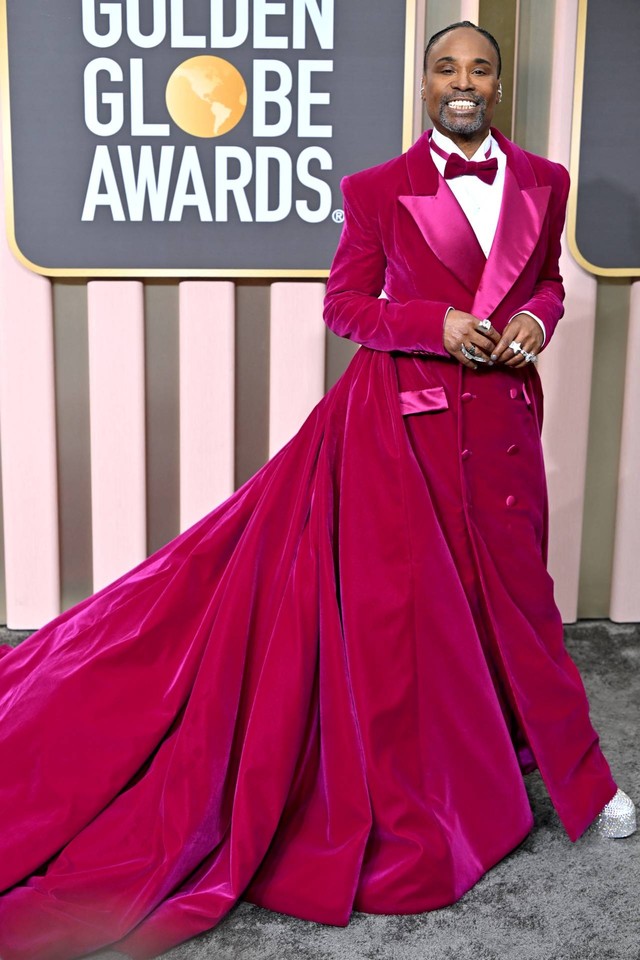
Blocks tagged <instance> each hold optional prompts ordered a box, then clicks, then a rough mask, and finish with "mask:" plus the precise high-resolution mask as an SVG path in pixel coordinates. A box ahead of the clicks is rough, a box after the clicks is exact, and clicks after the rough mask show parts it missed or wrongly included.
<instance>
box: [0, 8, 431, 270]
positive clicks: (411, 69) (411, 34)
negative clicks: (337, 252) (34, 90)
mask: <svg viewBox="0 0 640 960" xmlns="http://www.w3.org/2000/svg"><path fill="white" fill-rule="evenodd" d="M416 24H417V0H405V49H404V84H403V108H402V150H403V151H405V150H408V148H409V147H410V146H411V144H412V143H413V138H414V130H413V108H414V104H413V90H414V73H415V62H414V61H415V42H416ZM0 71H1V72H0V104H1V109H2V153H3V159H4V209H5V226H6V235H7V241H8V244H9V248H10V250H11V252H12V254H13V255H14V257H15V258H16V259H17V260H18V261H19V262H20V263H21V264H23V266H25V267H27V268H28V269H29V270H31V271H33V272H34V273H38V274H40V275H41V276H45V277H84V278H86V279H87V280H89V279H92V278H93V277H164V278H169V279H170V278H174V277H175V278H180V277H219V278H221V277H225V278H234V277H255V278H260V277H287V278H299V277H328V276H329V270H328V269H322V270H314V269H308V270H298V269H289V270H287V269H279V270H278V269H276V270H269V269H255V270H251V269H250V268H247V267H243V268H235V269H233V268H229V269H224V268H221V267H216V268H211V269H203V268H198V269H187V268H184V267H183V268H180V269H175V270H170V269H167V268H151V267H148V268H140V269H137V270H136V269H135V268H131V267H127V268H122V269H114V268H99V269H95V270H91V269H89V268H85V269H81V268H76V267H69V268H66V269H61V268H59V267H43V266H41V265H39V264H37V263H33V262H32V261H31V260H29V259H28V258H27V257H25V256H24V254H23V253H22V252H21V250H20V248H19V247H18V243H17V241H16V236H15V210H14V201H13V164H12V150H11V112H10V111H11V103H10V95H9V45H8V36H7V0H0Z"/></svg>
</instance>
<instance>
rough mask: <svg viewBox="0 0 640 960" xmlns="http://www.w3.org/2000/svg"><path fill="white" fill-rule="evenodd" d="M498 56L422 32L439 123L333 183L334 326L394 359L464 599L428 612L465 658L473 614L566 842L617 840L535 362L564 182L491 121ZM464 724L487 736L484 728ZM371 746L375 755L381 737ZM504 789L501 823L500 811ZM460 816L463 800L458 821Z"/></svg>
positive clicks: (451, 31) (552, 319)
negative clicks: (580, 663)
mask: <svg viewBox="0 0 640 960" xmlns="http://www.w3.org/2000/svg"><path fill="white" fill-rule="evenodd" d="M500 68H501V63H500V51H499V48H498V45H497V43H496V41H495V39H494V38H493V37H492V36H491V35H490V34H488V33H487V32H486V31H484V30H482V29H480V28H479V27H477V26H475V25H474V24H472V23H470V22H468V21H465V22H463V23H456V24H452V25H451V26H449V27H447V28H445V29H444V30H442V31H440V32H439V33H438V34H436V35H435V36H434V37H432V39H431V40H430V41H429V44H428V46H427V50H426V52H425V60H424V75H423V78H422V84H421V94H422V99H423V100H424V102H425V105H426V109H427V112H428V114H429V117H430V119H431V121H432V124H433V129H432V130H430V131H427V132H426V133H425V134H423V135H422V137H420V139H419V140H418V141H417V143H415V144H414V145H413V146H412V147H411V148H410V149H409V150H408V151H407V153H406V154H403V155H402V156H400V157H397V158H394V159H392V160H390V161H388V162H387V163H384V164H381V165H379V166H377V167H374V168H371V169H369V170H365V171H362V172H360V173H357V174H354V175H352V176H349V177H346V178H345V179H344V180H343V184H342V187H343V193H344V211H345V222H344V228H343V233H342V237H341V240H340V244H339V247H338V250H337V253H336V256H335V259H334V263H333V266H332V270H331V275H330V277H329V281H328V284H327V296H326V302H325V321H326V323H327V325H328V326H329V327H330V328H331V329H332V330H333V331H334V332H335V333H337V334H339V335H340V336H344V337H347V338H349V339H352V340H354V341H356V342H358V343H360V344H362V345H363V346H364V347H366V348H369V349H370V350H372V351H382V352H385V353H386V354H387V356H389V357H390V358H392V363H393V366H394V373H395V376H396V377H397V391H398V402H399V406H400V412H401V413H402V415H403V420H404V425H405V429H406V434H407V438H408V441H409V444H410V449H411V451H412V454H413V457H414V458H415V462H417V464H418V466H419V468H420V472H421V476H422V480H423V482H424V484H425V485H426V490H427V492H428V496H429V497H430V500H431V503H432V504H433V508H434V511H435V514H436V516H437V518H438V524H439V529H438V531H437V536H436V539H435V540H434V534H433V531H432V532H431V533H430V534H429V533H428V532H427V531H426V530H425V531H424V537H425V539H426V538H427V537H429V536H431V544H426V545H425V546H424V550H425V551H427V550H429V549H432V550H434V551H435V550H436V549H440V547H441V545H442V542H441V540H440V537H441V538H442V541H443V542H444V544H445V546H446V556H447V562H448V559H449V558H450V560H451V566H450V569H449V571H448V573H447V576H448V577H449V581H448V582H451V581H455V582H456V583H457V582H459V584H460V585H461V587H462V594H461V597H463V598H464V599H460V600H459V601H457V602H455V603H453V604H451V605H450V609H449V611H448V612H447V611H445V613H444V614H442V611H441V610H439V608H438V606H437V604H435V603H432V605H431V606H429V605H428V604H423V607H422V616H423V618H425V619H426V618H432V620H431V622H433V623H435V618H436V617H438V616H439V615H440V616H443V615H444V616H445V617H449V618H450V624H451V630H452V631H453V632H454V634H455V635H456V637H457V638H458V639H459V640H460V649H461V651H462V649H463V639H464V643H466V642H467V641H466V637H467V634H466V630H467V627H465V626H464V625H461V622H460V621H459V620H456V619H455V618H456V617H457V615H458V614H459V612H460V611H461V609H462V608H463V606H464V605H465V603H466V605H467V607H468V611H469V612H470V613H471V616H472V622H473V627H474V629H475V631H476V632H477V638H478V642H479V644H480V646H481V649H482V651H483V656H484V659H485V660H486V665H487V667H488V671H489V675H490V677H491V680H492V683H493V688H494V695H495V697H496V698H497V700H498V702H499V703H500V709H501V711H502V714H503V718H504V723H505V725H506V728H507V730H508V731H509V735H510V738H511V741H512V744H513V748H514V750H515V751H516V754H517V757H518V763H519V766H520V770H521V771H522V772H524V773H526V772H529V771H531V770H533V769H535V768H536V767H537V768H539V770H540V772H541V775H542V777H543V779H544V782H545V784H546V786H547V789H548V791H549V794H550V797H551V799H552V801H553V803H554V805H555V807H556V810H557V812H558V815H559V816H560V819H561V820H562V822H563V825H564V827H565V829H566V831H567V833H568V835H569V837H570V838H571V840H573V841H575V840H577V838H578V837H579V836H580V835H581V834H582V833H583V832H584V831H585V830H586V828H587V827H588V826H589V825H590V824H591V823H593V822H594V821H595V822H596V823H597V825H598V828H599V831H600V832H601V833H604V834H605V835H608V836H627V835H629V834H630V833H631V832H633V831H634V830H635V808H634V806H633V803H632V802H631V800H630V799H629V798H628V797H627V796H626V794H624V793H623V792H622V791H621V790H617V787H616V784H615V782H614V780H613V778H612V776H611V772H610V770H609V767H608V764H607V762H606V760H605V758H604V756H603V754H602V752H601V750H600V748H599V745H598V736H597V734H596V733H595V731H594V730H593V727H592V726H591V723H590V721H589V712H588V702H587V698H586V694H585V691H584V687H583V685H582V681H581V679H580V677H579V674H578V671H577V669H576V667H575V664H574V663H573V661H572V660H571V659H570V657H569V656H568V654H567V652H566V649H565V647H564V641H563V628H562V622H561V618H560V614H559V612H558V610H557V607H556V605H555V603H554V599H553V584H552V581H551V578H550V577H549V575H548V573H547V571H546V559H547V518H548V508H547V499H546V481H545V476H544V467H543V461H542V449H541V443H540V431H541V427H542V390H541V386H540V379H539V376H538V374H537V371H536V367H535V363H536V360H537V357H538V355H539V353H540V352H541V350H542V349H543V348H546V347H547V346H548V344H549V342H550V340H551V338H552V336H553V332H554V329H555V326H556V324H557V322H558V320H559V319H560V317H561V316H562V314H563V306H562V302H563V298H564V290H563V286H562V278H561V276H560V273H559V268H558V260H559V255H560V242H561V232H562V228H563V223H564V217H565V207H566V201H567V195H568V190H569V177H568V174H567V172H566V170H565V169H564V168H563V167H562V166H561V165H560V164H557V163H552V162H550V161H548V160H546V159H543V158H542V157H538V156H535V155H533V154H530V153H527V152H526V151H524V150H521V149H520V148H519V147H517V146H516V145H515V144H514V143H511V142H510V141H509V140H507V139H506V138H505V137H504V136H502V135H501V134H500V133H498V132H497V131H495V130H492V128H491V122H492V118H493V115H494V110H495V108H496V105H497V104H499V103H500V100H501V96H502V92H501V83H500ZM468 161H471V164H470V165H467V164H468ZM371 389H372V390H373V389H375V384H374V383H373V382H372V387H371ZM371 429H372V430H375V429H376V424H375V423H372V424H371ZM390 495H394V496H395V495H397V491H393V492H391V491H390ZM416 549H418V548H416ZM440 566H441V567H442V563H441V564H440ZM443 583H444V581H443ZM428 587H429V585H428V584H426V583H425V584H423V585H422V590H423V592H424V591H427V590H428ZM441 589H444V587H439V588H438V590H439V591H440V590H441ZM464 656H465V657H466V656H467V654H465V655H464ZM461 659H462V654H461ZM456 669H458V667H457V666H456V665H455V664H452V665H451V672H450V673H448V674H447V676H451V677H453V676H454V671H455V670H456ZM447 676H444V677H440V678H439V679H440V681H441V682H447ZM483 682H484V681H483V678H482V677H480V676H479V677H478V684H481V683H483ZM449 719H450V718H449ZM444 722H445V718H444V717H443V723H444ZM468 736H469V738H472V739H473V738H476V739H477V741H478V743H482V744H483V747H486V744H487V731H486V730H483V729H482V726H481V722H480V725H479V726H478V727H477V728H476V729H473V730H469V731H468ZM370 749H371V756H372V757H373V756H374V754H375V743H374V742H373V741H372V742H371V744H370ZM490 756H494V757H495V754H492V753H491V751H488V752H487V760H486V763H487V765H489V763H490V760H489V757H490ZM450 762H451V765H452V766H455V762H456V761H455V757H454V756H452V757H451V758H450ZM456 789H459V790H460V793H462V788H461V787H460V788H457V787H456ZM512 789H513V791H515V790H516V789H517V787H516V784H515V782H514V783H513V784H512ZM498 792H499V791H498V788H496V802H495V808H494V811H493V816H494V817H495V818H496V820H499V819H500V818H501V817H503V816H504V814H505V812H506V807H507V806H511V804H505V801H504V796H503V797H502V798H501V799H500V798H499V796H498ZM457 802H458V800H457V798H456V795H455V790H454V789H451V790H450V803H451V805H452V807H455V806H456V804H457ZM484 802H486V798H485V801H484ZM482 803H483V800H480V799H478V809H479V808H480V806H481V805H482ZM513 803H514V804H515V803H516V800H515V793H514V796H513ZM465 816H466V817H468V818H471V817H472V812H471V810H470V809H469V810H467V811H465V812H464V813H463V814H462V815H461V821H460V822H461V823H462V822H463V820H464V817H465ZM461 829H463V828H462V827H461ZM514 836H515V835H514Z"/></svg>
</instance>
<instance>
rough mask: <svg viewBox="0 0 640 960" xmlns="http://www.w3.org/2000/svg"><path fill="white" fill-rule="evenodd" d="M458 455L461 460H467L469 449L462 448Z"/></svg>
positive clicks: (469, 453) (469, 454)
mask: <svg viewBox="0 0 640 960" xmlns="http://www.w3.org/2000/svg"><path fill="white" fill-rule="evenodd" d="M460 456H461V457H462V459H463V460H468V459H469V457H470V456H471V450H463V451H462V453H461V454H460Z"/></svg>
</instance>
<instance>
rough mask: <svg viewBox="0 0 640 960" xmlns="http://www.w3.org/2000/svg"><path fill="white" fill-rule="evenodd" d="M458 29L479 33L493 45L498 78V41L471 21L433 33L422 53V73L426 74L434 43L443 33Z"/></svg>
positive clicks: (499, 64) (500, 60)
mask: <svg viewBox="0 0 640 960" xmlns="http://www.w3.org/2000/svg"><path fill="white" fill-rule="evenodd" d="M460 27H470V28H471V29H472V30H475V31H476V32H477V33H481V34H482V36H483V37H486V38H487V40H488V41H489V43H491V44H492V45H493V48H494V50H495V51H496V53H497V55H498V76H500V74H501V73H502V57H501V56H500V47H499V46H498V41H497V40H496V38H495V37H494V36H493V34H491V33H489V31H488V30H485V29H484V28H483V27H479V26H478V25H477V23H471V20H460V21H459V22H458V23H450V24H449V26H448V27H444V29H443V30H438V32H437V33H434V35H433V36H432V37H431V39H430V40H429V43H428V44H427V49H426V50H425V52H424V62H423V73H426V72H427V59H428V57H429V52H430V50H431V47H432V46H433V45H434V43H436V42H437V41H438V40H439V39H440V37H444V35H445V33H450V32H451V31H452V30H458V29H459V28H460Z"/></svg>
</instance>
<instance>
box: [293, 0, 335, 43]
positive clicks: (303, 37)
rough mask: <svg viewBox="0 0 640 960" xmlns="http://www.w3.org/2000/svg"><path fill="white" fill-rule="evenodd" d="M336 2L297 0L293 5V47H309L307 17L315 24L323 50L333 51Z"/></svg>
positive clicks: (331, 0)
mask: <svg viewBox="0 0 640 960" xmlns="http://www.w3.org/2000/svg"><path fill="white" fill-rule="evenodd" d="M333 6H334V0H295V2H294V4H293V47H294V49H295V50H304V49H306V46H307V17H306V14H307V13H308V14H309V19H310V20H311V23H312V24H313V29H314V31H315V34H316V37H317V38H318V43H319V44H320V48H321V50H333V22H334V17H333Z"/></svg>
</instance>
